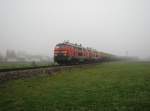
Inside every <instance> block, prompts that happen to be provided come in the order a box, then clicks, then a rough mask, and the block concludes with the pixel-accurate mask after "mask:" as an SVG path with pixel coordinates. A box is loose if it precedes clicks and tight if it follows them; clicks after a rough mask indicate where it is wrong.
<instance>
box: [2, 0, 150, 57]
mask: <svg viewBox="0 0 150 111" xmlns="http://www.w3.org/2000/svg"><path fill="white" fill-rule="evenodd" d="M64 40H69V41H70V42H74V43H82V44H83V45H84V46H89V47H93V48H95V49H97V50H99V51H105V52H109V53H113V54H117V55H125V52H127V51H128V53H129V55H130V56H140V57H149V56H150V0H0V51H1V52H4V51H5V50H6V49H15V50H16V51H19V50H20V51H22V50H23V51H26V52H28V53H32V54H43V55H53V54H52V53H53V48H54V46H55V44H57V43H59V42H62V41H64Z"/></svg>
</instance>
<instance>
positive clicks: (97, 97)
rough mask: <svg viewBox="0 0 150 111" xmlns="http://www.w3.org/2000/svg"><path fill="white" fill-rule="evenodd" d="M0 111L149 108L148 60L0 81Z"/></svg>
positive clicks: (144, 110)
mask: <svg viewBox="0 0 150 111" xmlns="http://www.w3.org/2000/svg"><path fill="white" fill-rule="evenodd" d="M0 111H150V63H149V62H108V63H101V64H97V65H91V66H85V67H83V68H74V69H70V70H65V71H61V72H57V73H56V74H55V75H53V76H49V75H47V74H45V75H42V76H38V77H32V78H27V79H19V80H12V81H8V82H6V83H3V84H0Z"/></svg>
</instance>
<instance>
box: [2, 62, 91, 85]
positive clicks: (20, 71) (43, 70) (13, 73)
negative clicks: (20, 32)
mask: <svg viewBox="0 0 150 111" xmlns="http://www.w3.org/2000/svg"><path fill="white" fill-rule="evenodd" d="M87 65H93V64H82V65H70V66H59V65H54V66H41V67H30V68H15V69H1V70H0V83H3V82H6V81H9V80H14V79H24V78H29V77H33V76H38V75H42V74H47V75H54V74H55V72H58V71H62V70H70V69H72V68H75V67H76V68H77V67H78V68H82V67H85V66H87Z"/></svg>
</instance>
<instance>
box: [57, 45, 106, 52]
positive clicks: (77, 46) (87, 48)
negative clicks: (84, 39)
mask: <svg viewBox="0 0 150 111" xmlns="http://www.w3.org/2000/svg"><path fill="white" fill-rule="evenodd" d="M57 45H58V46H59V45H68V46H73V47H76V48H82V49H85V50H88V51H94V52H97V53H103V54H107V53H104V52H99V51H97V50H96V49H92V48H89V47H83V46H82V45H81V44H80V45H79V44H73V43H70V42H63V43H59V44H57Z"/></svg>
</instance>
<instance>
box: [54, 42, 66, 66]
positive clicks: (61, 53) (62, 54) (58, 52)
mask: <svg viewBox="0 0 150 111" xmlns="http://www.w3.org/2000/svg"><path fill="white" fill-rule="evenodd" d="M54 61H55V62H57V63H59V64H66V63H67V61H68V47H67V45H66V44H57V45H56V46H55V49H54Z"/></svg>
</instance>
